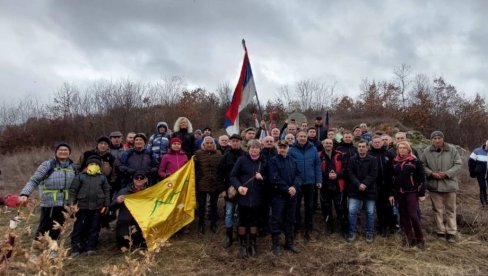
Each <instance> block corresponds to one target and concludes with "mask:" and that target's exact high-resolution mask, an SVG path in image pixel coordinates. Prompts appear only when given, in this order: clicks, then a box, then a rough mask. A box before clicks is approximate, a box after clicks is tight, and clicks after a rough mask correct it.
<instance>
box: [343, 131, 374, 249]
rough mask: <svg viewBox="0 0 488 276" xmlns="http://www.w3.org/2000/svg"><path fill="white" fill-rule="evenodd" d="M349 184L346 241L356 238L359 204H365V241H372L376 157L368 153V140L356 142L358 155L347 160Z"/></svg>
mask: <svg viewBox="0 0 488 276" xmlns="http://www.w3.org/2000/svg"><path fill="white" fill-rule="evenodd" d="M347 172H348V177H349V181H350V183H349V184H350V185H349V236H348V237H347V241H348V242H353V241H354V240H355V239H356V233H357V229H356V223H357V216H358V212H359V210H360V209H361V208H360V207H361V205H362V204H365V205H366V213H367V219H366V220H367V222H366V242H368V243H372V242H373V234H374V209H375V199H376V177H377V175H378V165H377V162H376V158H374V157H373V156H371V155H369V154H368V142H366V141H365V140H361V141H359V142H358V155H356V156H354V157H353V158H352V159H351V160H349V164H348V167H347Z"/></svg>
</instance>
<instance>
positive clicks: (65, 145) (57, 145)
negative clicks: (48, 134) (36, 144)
mask: <svg viewBox="0 0 488 276" xmlns="http://www.w3.org/2000/svg"><path fill="white" fill-rule="evenodd" d="M60 147H67V148H68V150H69V153H70V154H71V146H70V145H68V144H67V143H65V142H60V143H58V144H56V146H54V153H56V152H57V151H58V149H59V148H60Z"/></svg>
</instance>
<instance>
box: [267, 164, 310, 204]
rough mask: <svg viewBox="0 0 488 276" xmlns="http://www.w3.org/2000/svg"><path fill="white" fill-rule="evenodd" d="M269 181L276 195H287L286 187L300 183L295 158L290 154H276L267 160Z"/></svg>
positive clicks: (297, 185)
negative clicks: (284, 155)
mask: <svg viewBox="0 0 488 276" xmlns="http://www.w3.org/2000/svg"><path fill="white" fill-rule="evenodd" d="M269 181H270V182H271V185H272V186H273V189H274V192H275V193H276V194H277V195H289V194H288V188H290V187H292V186H293V187H295V190H296V191H298V189H299V188H300V185H301V181H302V179H301V177H300V172H299V171H298V168H297V163H296V161H295V159H293V158H292V157H290V156H286V157H283V156H282V155H277V156H275V157H273V158H271V160H270V161H269Z"/></svg>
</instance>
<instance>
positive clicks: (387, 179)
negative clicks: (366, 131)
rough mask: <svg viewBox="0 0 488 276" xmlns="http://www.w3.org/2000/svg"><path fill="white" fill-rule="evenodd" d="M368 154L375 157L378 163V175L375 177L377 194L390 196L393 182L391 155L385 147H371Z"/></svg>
mask: <svg viewBox="0 0 488 276" xmlns="http://www.w3.org/2000/svg"><path fill="white" fill-rule="evenodd" d="M369 154H370V155H371V156H373V157H375V158H376V162H377V164H378V176H377V177H376V189H377V191H378V194H381V195H385V196H390V195H392V193H391V186H392V184H393V157H392V156H391V155H390V153H389V152H388V150H386V148H381V149H375V148H373V147H372V148H371V149H370V151H369Z"/></svg>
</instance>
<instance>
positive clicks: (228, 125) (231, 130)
mask: <svg viewBox="0 0 488 276" xmlns="http://www.w3.org/2000/svg"><path fill="white" fill-rule="evenodd" d="M242 46H243V47H244V51H245V53H244V62H243V63H242V69H241V75H240V76H239V81H238V82H237V85H236V89H235V90H234V95H233V96H232V102H231V104H230V106H229V109H227V112H226V113H225V123H224V128H225V130H226V131H227V134H229V135H232V134H240V133H239V113H240V112H241V111H242V110H243V109H244V108H245V107H246V106H247V105H248V104H249V103H250V102H251V100H252V98H253V97H254V95H256V93H257V92H256V86H255V85H254V78H253V76H252V70H251V63H250V62H249V57H248V56H247V48H246V44H245V41H244V39H243V40H242Z"/></svg>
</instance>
